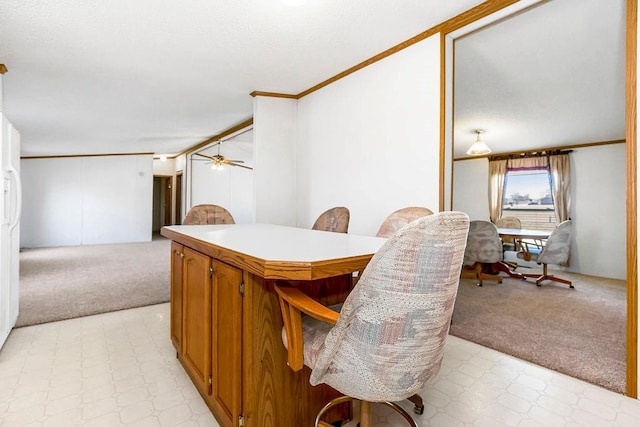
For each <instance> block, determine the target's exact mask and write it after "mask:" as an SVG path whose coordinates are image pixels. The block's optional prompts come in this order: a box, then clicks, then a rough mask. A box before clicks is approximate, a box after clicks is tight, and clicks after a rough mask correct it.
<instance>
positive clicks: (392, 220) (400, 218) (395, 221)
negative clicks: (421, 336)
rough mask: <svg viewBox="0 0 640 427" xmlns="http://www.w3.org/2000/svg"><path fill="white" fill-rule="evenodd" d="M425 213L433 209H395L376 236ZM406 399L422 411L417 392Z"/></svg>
mask: <svg viewBox="0 0 640 427" xmlns="http://www.w3.org/2000/svg"><path fill="white" fill-rule="evenodd" d="M427 215H433V211H432V210H431V209H427V208H423V207H419V206H411V207H408V208H402V209H398V210H397V211H394V212H392V213H391V214H390V215H389V216H388V217H387V218H386V219H385V220H384V221H383V222H382V225H381V226H380V229H379V230H378V233H377V234H376V237H391V236H393V235H394V234H395V233H396V232H397V231H398V230H400V229H401V228H402V227H404V226H405V225H407V224H409V223H410V222H413V221H415V220H417V219H419V218H422V217H425V216H427ZM361 275H362V272H359V273H358V278H359V277H360V276H361ZM356 279H357V278H356ZM407 399H409V401H410V402H411V403H413V412H415V413H416V414H418V415H421V414H422V413H424V402H423V401H422V397H421V396H420V395H419V394H414V395H413V396H409V397H408V398H407Z"/></svg>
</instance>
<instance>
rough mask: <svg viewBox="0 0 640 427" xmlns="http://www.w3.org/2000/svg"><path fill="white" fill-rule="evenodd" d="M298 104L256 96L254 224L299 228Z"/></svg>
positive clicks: (292, 100) (284, 99) (282, 99)
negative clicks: (297, 174)
mask: <svg viewBox="0 0 640 427" xmlns="http://www.w3.org/2000/svg"><path fill="white" fill-rule="evenodd" d="M297 112H298V102H297V101H296V100H295V99H287V98H271V97H264V96H256V97H255V99H254V103H253V131H254V137H253V141H254V144H255V146H254V156H255V169H254V221H255V222H256V223H269V224H278V225H289V226H295V225H297V223H296V195H298V196H299V194H300V193H299V192H298V191H297V182H296V168H298V167H299V166H298V165H297V160H296V141H297Z"/></svg>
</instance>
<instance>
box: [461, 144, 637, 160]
mask: <svg viewBox="0 0 640 427" xmlns="http://www.w3.org/2000/svg"><path fill="white" fill-rule="evenodd" d="M626 142H627V141H626V140H625V139H616V140H613V141H600V142H588V143H585V144H574V145H564V146H558V147H547V148H537V149H535V150H522V151H511V152H507V153H498V154H495V155H494V157H495V156H508V155H510V154H522V153H535V152H539V151H548V150H570V149H576V148H588V147H597V146H600V145H611V144H626ZM483 157H491V154H488V155H484V156H473V157H458V158H454V159H453V161H454V162H455V161H460V160H475V159H480V158H483Z"/></svg>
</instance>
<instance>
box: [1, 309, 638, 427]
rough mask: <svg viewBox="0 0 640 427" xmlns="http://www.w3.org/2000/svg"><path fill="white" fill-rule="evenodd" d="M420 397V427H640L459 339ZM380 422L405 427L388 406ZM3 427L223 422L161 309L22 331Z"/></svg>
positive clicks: (576, 391)
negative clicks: (185, 364)
mask: <svg viewBox="0 0 640 427" xmlns="http://www.w3.org/2000/svg"><path fill="white" fill-rule="evenodd" d="M421 395H422V397H423V398H424V400H425V412H424V414H423V415H422V416H415V417H416V421H417V422H418V424H419V425H420V426H437V427H449V426H452V427H453V426H473V427H482V426H491V427H496V426H518V427H525V426H527V427H528V426H541V427H542V426H544V427H548V426H598V427H600V426H629V427H631V426H634V427H635V426H640V401H638V400H634V399H630V398H627V397H624V396H622V395H619V394H616V393H612V392H609V391H607V390H605V389H602V388H599V387H596V386H593V385H590V384H587V383H584V382H582V381H579V380H575V379H573V378H569V377H566V376H564V375H562V374H558V373H555V372H552V371H548V370H546V369H543V368H540V367H538V366H535V365H531V364H529V363H527V362H523V361H521V360H518V359H515V358H512V357H509V356H506V355H504V354H501V353H498V352H496V351H493V350H490V349H487V348H484V347H481V346H479V345H476V344H473V343H470V342H467V341H464V340H461V339H458V338H455V337H449V339H448V341H447V349H446V355H445V358H444V362H443V366H442V369H441V372H440V373H439V374H438V376H437V377H436V378H434V379H433V380H432V381H431V382H430V383H429V384H428V385H427V387H426V388H425V390H424V391H423V392H422V393H421ZM402 405H403V406H405V408H406V409H408V410H410V408H411V405H410V404H409V403H408V402H406V403H402ZM374 418H375V426H376V427H392V426H404V425H406V424H403V423H404V422H403V421H402V420H401V419H400V418H399V417H398V416H397V415H396V414H394V413H393V412H392V411H391V410H390V409H388V408H386V407H382V406H375V407H374ZM351 424H354V423H351ZM0 426H1V427H19V426H64V427H67V426H109V427H112V426H171V427H174V426H212V427H217V426H218V424H217V423H216V422H215V419H214V418H213V417H212V416H211V413H210V412H209V410H208V409H207V407H206V406H205V404H204V403H203V401H202V399H201V398H200V396H199V395H198V393H197V392H196V390H195V388H194V386H193V385H192V384H191V382H190V381H189V379H188V378H187V375H186V374H185V373H184V371H183V369H182V367H181V366H180V364H179V363H178V361H177V359H176V358H175V350H174V349H173V347H172V345H171V341H170V339H169V304H160V305H156V306H149V307H143V308H137V309H132V310H125V311H119V312H114V313H107V314H102V315H97V316H91V317H85V318H79V319H72V320H66V321H62V322H55V323H48V324H44V325H37V326H31V327H26V328H19V329H15V330H14V331H13V332H12V333H11V335H10V336H9V339H8V341H7V343H6V344H5V346H4V348H3V349H2V350H1V351H0ZM282 427H298V426H282Z"/></svg>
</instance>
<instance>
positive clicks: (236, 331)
mask: <svg viewBox="0 0 640 427" xmlns="http://www.w3.org/2000/svg"><path fill="white" fill-rule="evenodd" d="M171 249H172V269H171V273H172V274H171V339H172V341H173V343H174V345H175V346H176V349H177V350H178V359H179V360H180V362H181V363H182V365H183V366H184V368H185V370H186V371H187V373H188V374H189V376H190V377H191V380H192V381H193V383H194V384H195V386H196V388H197V389H198V391H199V392H200V394H201V395H202V396H203V397H204V399H205V401H206V402H207V404H208V406H209V407H210V408H211V411H212V412H213V414H214V415H215V416H216V419H217V420H218V422H219V424H220V425H221V426H222V427H227V426H229V427H231V426H238V425H239V424H240V416H241V411H242V393H241V392H242V390H241V378H242V376H241V369H242V350H241V349H242V295H241V285H242V270H240V269H238V268H235V267H232V266H230V265H228V264H225V263H223V262H220V261H218V260H214V259H211V258H210V257H209V256H207V255H204V254H202V253H200V252H197V251H195V250H193V249H190V248H188V247H185V246H183V245H180V244H177V243H175V242H173V244H172V247H171Z"/></svg>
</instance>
